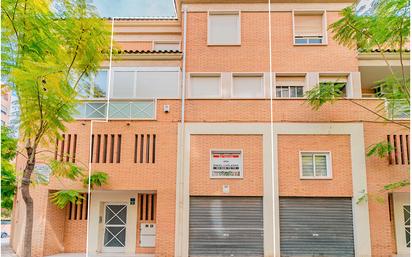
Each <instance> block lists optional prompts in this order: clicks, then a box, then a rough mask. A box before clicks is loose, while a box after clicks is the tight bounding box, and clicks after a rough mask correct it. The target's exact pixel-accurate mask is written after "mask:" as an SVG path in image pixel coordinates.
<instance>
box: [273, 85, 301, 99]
mask: <svg viewBox="0 0 412 257" xmlns="http://www.w3.org/2000/svg"><path fill="white" fill-rule="evenodd" d="M278 87H287V88H288V96H287V97H282V96H277V88H278ZM291 87H301V88H302V96H290V88H291ZM304 97H305V86H275V98H279V99H282V98H283V99H303V98H304Z"/></svg>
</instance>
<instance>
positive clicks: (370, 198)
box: [356, 190, 385, 204]
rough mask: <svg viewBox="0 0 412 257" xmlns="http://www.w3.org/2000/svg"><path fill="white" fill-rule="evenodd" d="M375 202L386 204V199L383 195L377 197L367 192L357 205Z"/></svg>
mask: <svg viewBox="0 0 412 257" xmlns="http://www.w3.org/2000/svg"><path fill="white" fill-rule="evenodd" d="M372 199H373V200H375V201H376V202H378V203H384V202H385V199H384V198H383V197H382V196H381V195H376V194H372V193H366V192H365V190H364V191H363V193H362V195H361V196H360V197H359V198H358V199H357V200H356V204H362V203H366V202H368V201H369V200H372Z"/></svg>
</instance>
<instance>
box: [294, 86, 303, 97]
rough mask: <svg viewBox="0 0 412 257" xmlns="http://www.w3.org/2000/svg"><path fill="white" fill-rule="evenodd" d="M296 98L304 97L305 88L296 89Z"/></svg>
mask: <svg viewBox="0 0 412 257" xmlns="http://www.w3.org/2000/svg"><path fill="white" fill-rule="evenodd" d="M296 97H303V87H296Z"/></svg>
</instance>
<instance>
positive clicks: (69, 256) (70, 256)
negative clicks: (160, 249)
mask: <svg viewBox="0 0 412 257" xmlns="http://www.w3.org/2000/svg"><path fill="white" fill-rule="evenodd" d="M47 257H86V254H85V253H60V254H56V255H51V256H47ZM87 257H154V254H118V253H117V254H116V253H101V254H94V255H89V256H87Z"/></svg>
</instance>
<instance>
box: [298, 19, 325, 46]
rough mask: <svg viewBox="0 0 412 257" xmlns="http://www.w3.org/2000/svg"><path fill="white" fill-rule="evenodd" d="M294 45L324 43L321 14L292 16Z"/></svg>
mask: <svg viewBox="0 0 412 257" xmlns="http://www.w3.org/2000/svg"><path fill="white" fill-rule="evenodd" d="M294 26H295V27H294V31H295V35H294V37H295V44H321V43H324V36H323V35H324V27H323V13H319V12H315V13H306V12H305V13H295V14H294Z"/></svg>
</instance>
